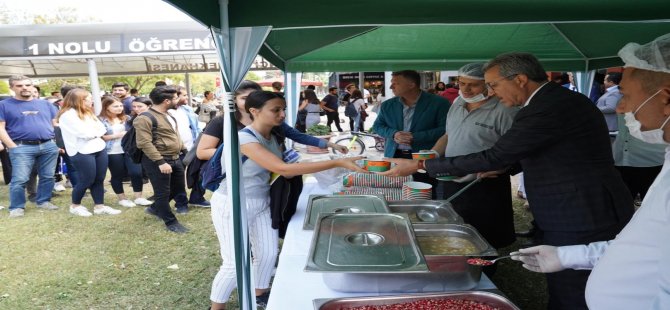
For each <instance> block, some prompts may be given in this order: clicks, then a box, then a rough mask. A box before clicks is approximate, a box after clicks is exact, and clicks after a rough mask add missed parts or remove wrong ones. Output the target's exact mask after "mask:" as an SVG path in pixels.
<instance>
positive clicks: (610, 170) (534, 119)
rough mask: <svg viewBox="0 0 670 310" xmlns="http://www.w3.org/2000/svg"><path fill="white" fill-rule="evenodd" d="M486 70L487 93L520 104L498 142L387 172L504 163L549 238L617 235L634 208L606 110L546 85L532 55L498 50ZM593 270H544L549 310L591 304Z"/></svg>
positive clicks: (584, 240)
mask: <svg viewBox="0 0 670 310" xmlns="http://www.w3.org/2000/svg"><path fill="white" fill-rule="evenodd" d="M485 71H486V72H485V75H484V77H485V80H486V82H487V83H486V85H487V86H488V88H489V93H490V92H493V93H494V94H495V95H496V96H497V97H499V98H500V101H501V102H502V103H503V104H505V105H507V106H523V108H522V109H521V110H520V111H519V113H518V114H517V115H516V117H515V118H514V123H513V124H512V127H511V128H510V129H509V130H508V131H507V132H506V133H505V134H504V135H503V136H502V137H501V138H500V139H499V140H498V142H497V143H496V144H495V145H494V146H493V147H491V148H490V149H488V150H484V151H482V152H478V153H473V154H468V155H464V156H456V157H446V158H439V159H431V160H426V161H411V160H399V159H389V161H391V162H395V163H396V164H397V166H396V167H395V168H394V169H392V170H390V171H388V172H387V173H386V174H387V175H408V174H412V173H415V172H417V171H419V172H422V171H423V172H425V171H427V172H428V173H429V174H430V175H434V176H445V175H456V176H462V175H466V174H469V173H474V172H481V171H496V170H503V169H511V170H513V171H512V174H514V173H515V171H514V170H519V169H522V170H523V172H524V178H525V182H526V184H525V185H526V194H527V196H528V201H529V203H530V208H531V212H532V213H533V216H534V218H535V220H536V222H537V225H538V228H539V229H540V230H541V231H542V240H541V241H542V242H543V243H544V244H549V245H557V246H560V245H569V244H588V243H590V242H594V241H602V240H609V239H610V238H613V237H615V236H616V235H617V233H618V232H619V231H620V230H621V229H622V228H623V227H624V226H625V225H626V223H628V221H629V220H630V218H631V217H632V215H633V212H634V210H633V201H632V199H631V197H630V194H629V193H628V189H627V188H626V186H625V185H624V183H623V181H622V179H621V176H620V175H619V174H618V173H617V171H616V170H615V168H614V162H613V159H612V155H611V152H612V149H611V146H610V141H609V135H608V130H607V124H606V123H605V120H604V118H603V116H602V113H600V111H599V110H598V109H597V108H596V107H595V106H594V105H593V103H591V101H590V100H589V99H588V98H587V97H585V96H584V95H582V94H580V93H578V92H574V91H571V90H568V89H566V88H564V87H561V86H560V85H556V84H554V83H547V75H546V73H545V70H544V68H542V65H541V64H540V63H539V61H538V60H537V58H535V57H534V56H533V55H530V54H526V53H509V54H503V55H499V56H497V57H496V58H494V59H493V60H492V61H490V62H489V63H488V64H487V65H486V67H485ZM487 174H488V173H487ZM482 216H486V215H484V214H483V215H482ZM588 276H589V271H585V270H566V271H560V272H556V273H552V274H547V285H548V292H549V309H570V310H575V309H587V307H586V303H585V299H584V289H585V285H586V280H587V278H588Z"/></svg>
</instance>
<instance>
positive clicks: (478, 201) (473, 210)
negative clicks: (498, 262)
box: [432, 62, 519, 275]
mask: <svg viewBox="0 0 670 310" xmlns="http://www.w3.org/2000/svg"><path fill="white" fill-rule="evenodd" d="M458 86H459V96H458V97H457V98H456V99H455V100H454V103H453V104H452V105H451V108H450V109H449V112H448V113H447V125H446V128H445V133H444V135H443V136H442V137H440V139H439V140H437V142H436V143H435V145H434V146H433V148H432V150H433V151H435V152H437V153H438V154H439V155H440V157H453V156H460V155H466V154H470V153H476V152H480V151H483V150H486V149H488V148H490V147H492V146H493V145H494V144H495V143H496V141H498V139H500V137H501V136H502V135H503V134H504V133H505V132H507V130H508V129H509V128H510V127H511V126H512V123H513V122H514V116H515V115H516V113H517V112H519V108H518V107H506V106H504V105H503V104H501V103H500V100H498V98H496V97H495V96H491V95H489V93H488V91H487V89H486V83H484V63H481V62H478V63H470V64H467V65H464V66H463V67H461V68H460V69H459V70H458ZM461 179H462V180H461ZM461 179H456V180H454V181H451V182H450V181H447V182H443V184H440V185H442V186H443V187H444V195H443V197H438V198H447V197H450V196H451V195H453V194H455V193H456V192H458V191H459V190H461V189H462V188H463V187H465V186H467V184H468V183H469V182H471V181H472V179H474V178H471V179H469V178H467V177H465V178H461ZM511 191H512V188H511V184H510V179H509V175H505V176H504V177H503V176H501V177H494V178H486V179H483V180H481V181H480V182H479V183H478V184H475V185H474V186H473V187H471V188H469V189H468V190H467V191H466V192H464V193H462V194H461V195H459V196H458V197H456V198H455V199H453V200H452V201H451V203H452V204H453V205H454V209H455V210H456V212H458V214H459V215H460V216H461V217H463V220H464V221H465V222H466V223H468V224H470V225H472V226H474V227H475V228H477V230H478V231H479V232H480V233H481V234H482V236H484V238H485V239H486V241H488V242H489V243H491V245H492V246H493V247H495V248H502V247H505V246H508V245H510V244H511V243H512V242H514V240H515V236H514V212H513V210H512V196H511V195H510V192H511ZM494 266H495V265H494ZM494 266H491V267H493V268H495V267H494ZM493 268H491V269H490V270H487V269H486V268H485V269H484V271H485V272H487V273H489V272H492V271H493V270H494V269H493ZM489 275H490V274H489Z"/></svg>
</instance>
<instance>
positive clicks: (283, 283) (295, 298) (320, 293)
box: [267, 177, 496, 310]
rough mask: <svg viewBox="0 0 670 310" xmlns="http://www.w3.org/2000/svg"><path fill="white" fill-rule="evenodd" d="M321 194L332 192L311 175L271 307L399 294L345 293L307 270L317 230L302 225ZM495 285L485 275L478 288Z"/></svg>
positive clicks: (308, 306)
mask: <svg viewBox="0 0 670 310" xmlns="http://www.w3.org/2000/svg"><path fill="white" fill-rule="evenodd" d="M317 194H332V192H330V191H329V190H328V189H327V188H323V187H320V186H319V185H318V183H317V182H316V179H314V178H312V177H310V178H307V179H306V180H305V184H304V187H303V191H302V193H301V195H300V200H299V201H298V205H297V210H296V213H295V215H293V217H292V218H291V221H290V223H289V226H288V228H287V231H286V236H285V237H284V244H283V246H282V249H281V253H280V255H279V264H278V266H277V272H276V274H275V277H274V281H273V283H272V291H271V293H270V299H269V301H268V307H267V309H268V310H287V309H291V310H312V309H314V305H313V300H314V299H320V298H339V297H357V296H379V295H392V294H393V295H397V294H398V293H344V292H338V291H334V290H332V289H330V288H328V287H327V286H326V284H325V283H324V282H323V274H321V273H316V272H305V271H304V268H305V263H306V262H307V256H308V254H309V247H310V244H311V242H312V234H313V231H312V230H303V229H302V226H303V221H304V217H305V211H306V209H307V201H308V198H309V195H317ZM358 285H360V283H358ZM366 285H369V287H370V288H371V290H372V291H373V290H374V288H375V287H377V286H378V284H377V283H374V281H370V283H367V284H366ZM495 288H496V287H495V285H494V284H493V282H491V280H490V279H489V278H488V277H487V276H486V275H485V274H482V276H481V280H480V282H479V284H477V286H476V287H475V288H474V289H475V290H491V289H495ZM405 293H416V292H405Z"/></svg>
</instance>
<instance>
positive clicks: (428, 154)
mask: <svg viewBox="0 0 670 310" xmlns="http://www.w3.org/2000/svg"><path fill="white" fill-rule="evenodd" d="M436 157H437V154H435V151H423V150H422V151H419V152H415V153H412V159H414V160H419V159H423V160H426V159H433V158H436Z"/></svg>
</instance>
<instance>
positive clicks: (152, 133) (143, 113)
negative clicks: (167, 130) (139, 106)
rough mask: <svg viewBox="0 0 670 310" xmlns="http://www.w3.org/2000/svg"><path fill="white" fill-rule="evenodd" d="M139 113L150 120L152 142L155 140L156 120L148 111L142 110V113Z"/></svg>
mask: <svg viewBox="0 0 670 310" xmlns="http://www.w3.org/2000/svg"><path fill="white" fill-rule="evenodd" d="M140 115H144V116H146V117H148V118H149V119H150V120H151V142H152V143H153V142H156V130H158V120H157V119H156V117H155V116H154V115H153V114H151V112H149V111H146V112H142V114H140Z"/></svg>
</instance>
